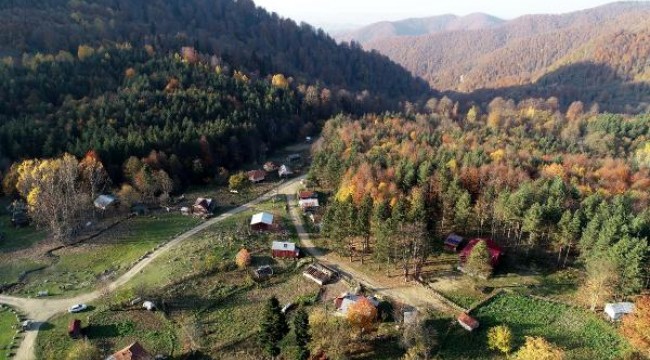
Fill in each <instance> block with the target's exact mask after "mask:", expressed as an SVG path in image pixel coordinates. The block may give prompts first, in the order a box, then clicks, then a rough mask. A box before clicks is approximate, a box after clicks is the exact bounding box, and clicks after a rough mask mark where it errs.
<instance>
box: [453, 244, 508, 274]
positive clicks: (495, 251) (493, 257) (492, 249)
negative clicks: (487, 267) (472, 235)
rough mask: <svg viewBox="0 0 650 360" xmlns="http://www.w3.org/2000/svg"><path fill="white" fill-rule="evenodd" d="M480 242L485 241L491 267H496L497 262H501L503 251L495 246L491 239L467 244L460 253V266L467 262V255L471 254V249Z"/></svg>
mask: <svg viewBox="0 0 650 360" xmlns="http://www.w3.org/2000/svg"><path fill="white" fill-rule="evenodd" d="M480 241H485V243H486V245H487V248H488V251H489V253H490V262H491V263H492V267H497V266H498V265H499V262H500V261H501V258H502V257H503V249H502V248H501V247H500V246H499V245H497V243H496V242H494V240H492V239H480V238H476V239H472V240H470V241H469V243H467V246H465V247H464V248H463V250H462V251H461V252H460V256H459V257H460V262H461V264H462V263H464V262H465V260H467V257H468V256H469V254H470V253H471V252H472V249H473V248H474V246H476V244H478V243H479V242H480Z"/></svg>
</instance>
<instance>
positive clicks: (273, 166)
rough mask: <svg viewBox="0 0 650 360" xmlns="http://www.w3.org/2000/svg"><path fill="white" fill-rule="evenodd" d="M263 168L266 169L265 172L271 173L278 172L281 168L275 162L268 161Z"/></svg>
mask: <svg viewBox="0 0 650 360" xmlns="http://www.w3.org/2000/svg"><path fill="white" fill-rule="evenodd" d="M263 168H264V171H266V172H271V171H276V170H277V169H278V168H279V166H278V164H276V163H274V162H273V161H267V162H266V163H265V164H264V166H263Z"/></svg>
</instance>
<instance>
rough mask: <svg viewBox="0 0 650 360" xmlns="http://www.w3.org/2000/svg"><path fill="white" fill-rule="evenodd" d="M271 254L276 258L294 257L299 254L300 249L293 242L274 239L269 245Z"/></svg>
mask: <svg viewBox="0 0 650 360" xmlns="http://www.w3.org/2000/svg"><path fill="white" fill-rule="evenodd" d="M271 255H273V257H278V258H288V259H295V258H297V257H298V256H300V250H298V248H297V247H296V244H295V243H292V242H284V241H274V242H273V244H272V245H271Z"/></svg>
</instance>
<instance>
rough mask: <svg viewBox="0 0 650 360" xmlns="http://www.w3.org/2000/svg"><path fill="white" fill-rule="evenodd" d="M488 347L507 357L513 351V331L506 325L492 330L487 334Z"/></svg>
mask: <svg viewBox="0 0 650 360" xmlns="http://www.w3.org/2000/svg"><path fill="white" fill-rule="evenodd" d="M487 337H488V347H489V348H490V350H497V351H499V352H502V353H504V354H505V355H506V356H508V354H509V353H510V351H512V340H513V339H512V331H511V330H510V328H509V327H507V326H505V325H499V326H495V327H492V328H490V330H488V333H487Z"/></svg>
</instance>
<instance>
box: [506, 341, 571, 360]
mask: <svg viewBox="0 0 650 360" xmlns="http://www.w3.org/2000/svg"><path fill="white" fill-rule="evenodd" d="M564 358H565V355H564V350H562V349H561V348H559V347H557V346H555V345H553V344H551V343H549V342H548V341H547V340H546V339H544V338H541V337H530V336H526V342H525V343H524V346H522V347H521V348H520V349H519V350H518V351H517V352H516V353H515V356H514V359H515V360H564Z"/></svg>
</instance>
